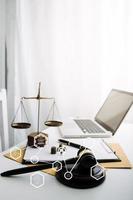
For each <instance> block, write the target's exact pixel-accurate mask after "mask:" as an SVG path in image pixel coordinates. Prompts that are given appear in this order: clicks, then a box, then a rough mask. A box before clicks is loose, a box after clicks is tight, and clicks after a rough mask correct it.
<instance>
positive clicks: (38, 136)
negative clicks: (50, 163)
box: [11, 82, 63, 147]
mask: <svg viewBox="0 0 133 200" xmlns="http://www.w3.org/2000/svg"><path fill="white" fill-rule="evenodd" d="M40 89H41V82H39V86H38V94H37V96H36V97H21V100H20V104H19V106H18V108H17V111H16V113H15V116H14V118H13V120H12V123H11V127H12V128H15V129H28V128H30V127H31V123H30V122H29V120H28V116H27V113H26V109H25V106H24V102H23V100H30V99H31V100H32V99H35V100H37V101H38V111H37V112H38V114H37V131H36V132H33V133H31V134H30V135H28V145H29V146H31V147H43V146H44V145H45V144H46V141H47V139H48V135H47V134H46V133H44V132H41V131H40V101H41V100H46V99H48V100H53V103H52V106H51V108H50V110H49V113H48V116H47V119H46V121H45V122H44V124H45V126H48V127H58V126H61V125H62V124H63V122H62V121H58V120H55V117H54V115H55V109H56V111H58V109H57V106H56V103H55V99H54V98H53V97H41V96H40ZM20 109H21V113H22V112H23V113H24V115H25V119H26V120H25V121H21V122H16V117H17V114H18V112H19V110H20ZM51 114H52V117H51V119H50V116H51Z"/></svg>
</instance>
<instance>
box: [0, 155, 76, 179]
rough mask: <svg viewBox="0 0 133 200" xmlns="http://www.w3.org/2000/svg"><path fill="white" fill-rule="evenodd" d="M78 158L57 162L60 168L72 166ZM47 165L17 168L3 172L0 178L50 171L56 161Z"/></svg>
mask: <svg viewBox="0 0 133 200" xmlns="http://www.w3.org/2000/svg"><path fill="white" fill-rule="evenodd" d="M77 159H78V157H75V158H70V159H68V160H66V161H64V160H63V161H59V162H60V163H61V164H62V166H65V164H66V165H67V164H74V163H75V162H76V161H77ZM48 162H49V163H43V164H39V165H33V166H29V167H22V168H18V169H12V170H9V171H5V172H3V173H1V176H13V175H19V174H27V173H30V172H35V171H40V170H44V169H50V168H53V164H52V163H54V162H56V161H54V162H53V161H52V163H50V161H48Z"/></svg>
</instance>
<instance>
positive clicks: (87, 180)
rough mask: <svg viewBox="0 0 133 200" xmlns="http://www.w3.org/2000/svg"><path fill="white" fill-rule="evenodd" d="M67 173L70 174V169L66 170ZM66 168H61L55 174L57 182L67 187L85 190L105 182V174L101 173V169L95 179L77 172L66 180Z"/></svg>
mask: <svg viewBox="0 0 133 200" xmlns="http://www.w3.org/2000/svg"><path fill="white" fill-rule="evenodd" d="M67 170H68V172H70V170H71V169H69V168H67ZM65 173H66V168H65V167H63V168H62V170H60V171H58V172H57V173H56V178H57V180H58V181H59V182H61V183H62V184H64V185H67V186H69V187H72V188H78V189H87V188H92V187H96V186H98V185H100V184H101V183H103V181H104V180H105V173H104V172H103V168H101V171H100V173H99V172H98V174H99V178H98V179H95V178H93V177H92V176H90V174H87V175H86V174H84V175H83V174H79V172H77V170H73V171H72V177H71V178H70V177H69V178H70V179H67V178H66V177H65Z"/></svg>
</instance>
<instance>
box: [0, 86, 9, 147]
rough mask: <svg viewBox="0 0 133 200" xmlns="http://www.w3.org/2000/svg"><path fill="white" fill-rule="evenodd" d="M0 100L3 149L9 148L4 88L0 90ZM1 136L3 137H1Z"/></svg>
mask: <svg viewBox="0 0 133 200" xmlns="http://www.w3.org/2000/svg"><path fill="white" fill-rule="evenodd" d="M0 102H1V105H2V122H3V134H1V149H2V142H4V145H3V147H4V150H5V149H8V148H9V133H8V114H7V96H6V89H1V91H0ZM2 136H3V138H2Z"/></svg>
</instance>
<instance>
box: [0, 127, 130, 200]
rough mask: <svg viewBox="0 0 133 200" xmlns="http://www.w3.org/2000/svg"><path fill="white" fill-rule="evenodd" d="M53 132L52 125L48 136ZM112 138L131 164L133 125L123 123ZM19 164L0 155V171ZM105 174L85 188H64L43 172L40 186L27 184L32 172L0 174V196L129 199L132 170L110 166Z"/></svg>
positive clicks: (16, 198) (17, 199) (21, 199)
mask: <svg viewBox="0 0 133 200" xmlns="http://www.w3.org/2000/svg"><path fill="white" fill-rule="evenodd" d="M56 132H57V130H56V129H55V128H51V131H50V137H51V138H52V137H53V136H54V137H55V135H56V137H57V133H56ZM55 139H56V138H55ZM109 140H110V139H109ZM114 141H115V142H118V143H119V144H121V146H122V148H123V149H124V151H125V153H126V154H127V156H128V158H129V160H130V161H131V162H132V163H133V125H131V124H123V125H122V126H121V127H120V128H119V130H118V131H117V133H116V135H115V136H113V142H114ZM21 166H22V165H21V164H18V163H16V162H14V161H11V160H8V159H6V158H5V157H3V156H2V155H0V172H3V171H5V170H9V169H13V168H16V167H21ZM40 173H41V172H40ZM106 173H107V177H106V180H105V181H104V183H103V184H101V185H100V186H98V187H95V188H92V189H85V190H80V189H72V188H69V187H66V186H64V185H62V184H61V183H59V182H58V181H57V180H56V178H55V177H53V176H50V175H48V174H44V173H42V175H43V176H44V185H43V186H42V187H40V188H34V187H33V186H32V185H31V184H30V177H31V174H26V175H19V176H14V177H7V178H6V177H0V196H1V197H2V199H6V200H9V199H10V198H11V199H13V200H29V199H32V200H42V199H48V200H49V199H50V200H52V199H54V200H55V199H56V200H60V199H63V200H68V199H70V200H71V199H76V200H81V199H84V200H85V199H91V200H98V199H100V200H106V199H108V200H118V199H120V200H132V199H133V189H132V188H133V169H109V170H107V172H106Z"/></svg>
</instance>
